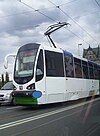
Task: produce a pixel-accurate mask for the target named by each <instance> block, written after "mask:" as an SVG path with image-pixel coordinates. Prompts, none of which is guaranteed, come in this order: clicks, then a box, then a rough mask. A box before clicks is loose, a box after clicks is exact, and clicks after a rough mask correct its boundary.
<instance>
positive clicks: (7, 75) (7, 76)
mask: <svg viewBox="0 0 100 136" xmlns="http://www.w3.org/2000/svg"><path fill="white" fill-rule="evenodd" d="M7 82H9V74H8V72H6V75H5V83H7Z"/></svg>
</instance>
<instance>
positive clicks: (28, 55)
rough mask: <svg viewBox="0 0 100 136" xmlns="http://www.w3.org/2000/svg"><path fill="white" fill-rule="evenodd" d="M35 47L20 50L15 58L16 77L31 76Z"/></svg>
mask: <svg viewBox="0 0 100 136" xmlns="http://www.w3.org/2000/svg"><path fill="white" fill-rule="evenodd" d="M36 52H37V49H34V50H28V51H23V52H20V53H19V54H18V56H17V60H16V68H15V70H16V72H15V76H16V77H17V76H18V77H27V76H32V74H33V67H34V61H35V56H36Z"/></svg>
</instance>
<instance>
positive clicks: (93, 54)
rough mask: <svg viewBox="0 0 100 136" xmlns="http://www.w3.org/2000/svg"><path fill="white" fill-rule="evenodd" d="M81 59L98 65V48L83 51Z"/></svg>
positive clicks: (99, 49) (99, 56)
mask: <svg viewBox="0 0 100 136" xmlns="http://www.w3.org/2000/svg"><path fill="white" fill-rule="evenodd" d="M83 58H86V59H88V60H91V61H94V62H96V63H99V64H100V47H99V46H98V47H97V48H91V47H90V45H89V48H87V49H83Z"/></svg>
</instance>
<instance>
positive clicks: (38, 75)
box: [36, 69, 43, 81]
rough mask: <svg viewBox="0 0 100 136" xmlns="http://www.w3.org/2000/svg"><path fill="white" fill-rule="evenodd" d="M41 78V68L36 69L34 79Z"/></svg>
mask: <svg viewBox="0 0 100 136" xmlns="http://www.w3.org/2000/svg"><path fill="white" fill-rule="evenodd" d="M42 78H43V72H42V70H41V69H37V70H36V81H39V80H41V79H42Z"/></svg>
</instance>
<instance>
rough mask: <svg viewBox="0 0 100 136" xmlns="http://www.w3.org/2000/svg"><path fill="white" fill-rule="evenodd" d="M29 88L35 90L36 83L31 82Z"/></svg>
mask: <svg viewBox="0 0 100 136" xmlns="http://www.w3.org/2000/svg"><path fill="white" fill-rule="evenodd" d="M27 89H28V90H34V89H35V84H31V85H29V86H28V87H27Z"/></svg>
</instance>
